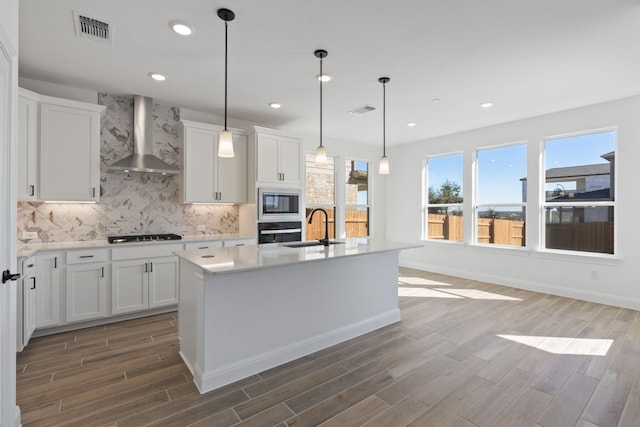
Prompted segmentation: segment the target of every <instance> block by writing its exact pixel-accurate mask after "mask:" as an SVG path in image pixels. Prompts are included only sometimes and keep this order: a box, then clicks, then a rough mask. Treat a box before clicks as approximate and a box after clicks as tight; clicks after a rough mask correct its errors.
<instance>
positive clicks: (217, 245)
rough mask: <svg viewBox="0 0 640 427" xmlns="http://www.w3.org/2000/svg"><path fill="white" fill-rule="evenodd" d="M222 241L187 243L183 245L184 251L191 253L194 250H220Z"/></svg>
mask: <svg viewBox="0 0 640 427" xmlns="http://www.w3.org/2000/svg"><path fill="white" fill-rule="evenodd" d="M221 247H222V240H215V241H211V240H210V241H205V242H189V243H185V244H184V249H185V250H187V251H191V250H194V249H213V248H221Z"/></svg>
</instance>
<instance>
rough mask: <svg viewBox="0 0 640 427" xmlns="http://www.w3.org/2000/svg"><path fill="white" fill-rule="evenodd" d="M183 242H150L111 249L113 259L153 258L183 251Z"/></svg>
mask: <svg viewBox="0 0 640 427" xmlns="http://www.w3.org/2000/svg"><path fill="white" fill-rule="evenodd" d="M181 250H183V249H182V243H169V244H155V245H154V244H150V245H140V246H137V245H136V246H128V247H126V248H113V249H111V259H112V260H113V261H118V260H121V259H136V258H153V257H159V256H173V253H174V252H178V251H181Z"/></svg>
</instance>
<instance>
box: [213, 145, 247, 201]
mask: <svg viewBox="0 0 640 427" xmlns="http://www.w3.org/2000/svg"><path fill="white" fill-rule="evenodd" d="M233 152H234V157H232V158H230V159H228V158H218V159H217V160H218V161H217V163H218V173H217V174H216V179H217V184H218V185H217V187H218V192H219V193H220V196H221V198H220V199H218V200H217V201H218V202H225V203H246V201H247V137H246V136H244V135H233Z"/></svg>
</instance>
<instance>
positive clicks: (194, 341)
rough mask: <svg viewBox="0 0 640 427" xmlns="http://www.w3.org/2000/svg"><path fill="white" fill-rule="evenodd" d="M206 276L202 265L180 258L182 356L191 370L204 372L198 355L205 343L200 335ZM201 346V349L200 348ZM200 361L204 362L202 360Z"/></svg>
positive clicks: (179, 307)
mask: <svg viewBox="0 0 640 427" xmlns="http://www.w3.org/2000/svg"><path fill="white" fill-rule="evenodd" d="M203 289H204V276H203V271H202V269H201V268H200V267H198V266H196V265H194V264H192V263H190V262H188V261H185V260H184V259H182V258H181V259H180V302H179V305H178V338H179V340H180V356H181V357H182V359H183V360H184V362H185V364H186V365H187V367H188V368H189V370H190V371H191V374H192V375H194V376H195V375H196V371H199V372H200V375H201V373H202V369H201V364H199V363H198V362H199V361H198V355H199V354H200V355H202V348H201V347H202V345H204V343H203V342H202V340H201V339H199V338H198V337H199V336H201V335H202V334H203V332H202V330H201V328H202V327H203V326H204V325H203V321H202V318H203V313H202V308H203V307H202V300H203V296H202V294H203ZM198 346H200V349H198ZM200 363H202V362H201V361H200Z"/></svg>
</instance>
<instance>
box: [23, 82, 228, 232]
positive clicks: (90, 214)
mask: <svg viewBox="0 0 640 427" xmlns="http://www.w3.org/2000/svg"><path fill="white" fill-rule="evenodd" d="M98 103H99V104H101V105H105V106H106V107H107V108H106V110H105V112H104V113H103V116H102V117H101V132H100V160H101V171H100V203H89V204H82V203H42V202H18V239H19V241H21V242H27V241H26V240H22V239H21V237H22V232H23V231H37V232H38V239H36V240H29V242H35V243H39V242H42V243H52V242H70V241H86V240H104V239H106V238H107V236H110V235H124V234H144V233H178V234H184V235H197V234H220V233H237V232H238V207H237V206H226V205H223V206H218V205H184V204H182V203H181V202H180V199H179V180H180V178H179V176H178V175H175V176H163V175H155V174H124V173H123V174H120V173H107V168H108V166H109V165H110V164H111V163H113V162H115V161H117V160H120V159H121V158H123V157H125V156H127V155H129V154H131V152H132V143H133V140H132V139H133V97H126V96H114V95H108V94H104V93H101V94H99V96H98ZM153 116H154V117H153V119H154V130H153V136H154V141H155V150H154V154H155V155H156V156H158V157H159V158H161V159H162V160H164V161H165V162H167V163H169V164H172V165H178V164H179V155H180V153H179V141H180V131H181V124H180V110H179V109H178V108H177V107H168V106H164V105H160V104H155V105H154V112H153ZM198 225H204V226H205V229H206V231H197V227H198Z"/></svg>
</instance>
